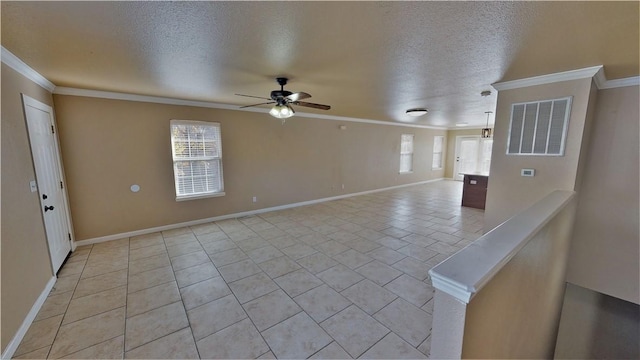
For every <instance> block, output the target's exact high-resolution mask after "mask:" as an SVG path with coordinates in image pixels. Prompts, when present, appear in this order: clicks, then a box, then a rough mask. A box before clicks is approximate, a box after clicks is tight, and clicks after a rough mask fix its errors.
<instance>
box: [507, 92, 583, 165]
mask: <svg viewBox="0 0 640 360" xmlns="http://www.w3.org/2000/svg"><path fill="white" fill-rule="evenodd" d="M570 109H571V98H570V97H567V98H562V99H554V100H545V101H535V102H527V103H518V104H513V105H512V106H511V124H510V127H509V142H508V144H507V154H509V155H538V156H562V155H564V145H565V144H564V143H565V138H566V135H567V127H568V126H569V112H570Z"/></svg>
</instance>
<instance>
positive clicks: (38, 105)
mask: <svg viewBox="0 0 640 360" xmlns="http://www.w3.org/2000/svg"><path fill="white" fill-rule="evenodd" d="M21 95H22V104H23V111H24V117H25V119H24V120H25V124H26V126H27V131H29V122H28V120H27V109H26V108H27V106H28V107H33V108H35V109H38V110H42V111H44V112H46V113H48V114H49V116H50V120H51V124H52V125H51V126H52V127H53V128H52V130H53V142H54V144H55V149H56V154H55V156H56V158H57V160H58V166H57V170H58V175H59V176H60V179H61V180H62V189H61V190H62V207H63V209H60V210H61V211H62V212H63V214H64V217H65V219H66V224H67V228H68V229H67V230H68V232H69V234H70V235H71V239H70V240H69V242H70V245H71V251H72V252H73V251H75V249H76V243H75V235H74V233H73V223H72V220H71V213H70V211H69V195H68V193H67V186H66V184H67V181H66V179H65V177H64V170H63V169H64V166H63V164H62V156H60V153H61V152H60V142H59V141H58V130H57V129H58V126H57V124H56V119H55V114H54V112H53V108H52V107H51V106H49V105H47V104H44V103H42V102H40V101H38V100H36V99H34V98H32V97H30V96H28V95H25V94H21ZM29 146H30V148H31V138H29ZM31 156H32V157H33V149H31ZM33 167H34V173H35V174H36V183H37V184H40V179H38V174H37V173H36V171H35V163H34V164H33ZM41 199H42V194H41V193H40V186H38V202H39V203H40V212H41V215H42V217H43V218H42V223H43V225H44V226H46V223H45V221H44V211H43V207H42V204H41ZM56 210H57V209H56ZM45 230H46V229H45ZM45 236H46V231H45ZM48 246H49V242H48V241H47V247H48ZM49 256H50V257H51V253H49ZM51 267H52V270H53V273H54V275H55V273H56V269H54V268H53V261H52V262H51Z"/></svg>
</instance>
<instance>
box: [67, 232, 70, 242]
mask: <svg viewBox="0 0 640 360" xmlns="http://www.w3.org/2000/svg"><path fill="white" fill-rule="evenodd" d="M67 235H69V241H71V233H67Z"/></svg>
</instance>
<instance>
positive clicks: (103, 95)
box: [53, 86, 447, 130]
mask: <svg viewBox="0 0 640 360" xmlns="http://www.w3.org/2000/svg"><path fill="white" fill-rule="evenodd" d="M53 93H54V94H57V95H70V96H83V97H93V98H100V99H111V100H125V101H138V102H148V103H156V104H167V105H181V106H194V107H203V108H210V109H223V110H234V111H247V112H255V113H264V114H268V113H269V110H268V109H263V108H244V109H240V108H239V107H238V106H237V105H229V104H221V103H214V102H208V101H193V100H183V99H175V98H167V97H160V96H148V95H136V94H127V93H119V92H111V91H99V90H88V89H78V88H70V87H60V86H58V87H56V88H55V91H54V92H53ZM295 116H296V117H303V118H313V119H322V120H333V121H343V122H344V121H348V122H357V123H366V124H376V125H387V126H403V127H413V128H422V129H434V130H447V128H446V127H438V126H429V125H418V124H405V123H398V122H391V121H382V120H372V119H360V118H352V117H344V116H334V115H323V114H311V113H304V112H296V114H295Z"/></svg>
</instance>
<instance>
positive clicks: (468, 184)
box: [462, 173, 489, 210]
mask: <svg viewBox="0 0 640 360" xmlns="http://www.w3.org/2000/svg"><path fill="white" fill-rule="evenodd" d="M488 183H489V174H488V173H470V174H464V186H463V188H462V206H467V207H472V208H476V209H482V210H484V208H485V204H486V201H487V184H488Z"/></svg>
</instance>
